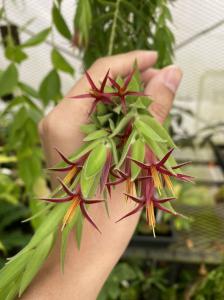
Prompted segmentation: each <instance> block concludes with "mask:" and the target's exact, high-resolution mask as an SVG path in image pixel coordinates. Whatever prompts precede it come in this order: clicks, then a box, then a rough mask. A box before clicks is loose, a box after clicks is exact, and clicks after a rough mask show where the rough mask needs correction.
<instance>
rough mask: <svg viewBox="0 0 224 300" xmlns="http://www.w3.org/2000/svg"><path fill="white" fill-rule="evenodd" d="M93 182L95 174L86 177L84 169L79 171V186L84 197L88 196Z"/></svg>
mask: <svg viewBox="0 0 224 300" xmlns="http://www.w3.org/2000/svg"><path fill="white" fill-rule="evenodd" d="M94 182H95V176H92V177H86V176H85V171H84V170H82V171H81V178H80V186H81V191H82V194H83V196H84V198H88V197H89V194H90V191H91V188H92V186H93V184H94Z"/></svg>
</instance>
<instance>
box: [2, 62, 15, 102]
mask: <svg viewBox="0 0 224 300" xmlns="http://www.w3.org/2000/svg"><path fill="white" fill-rule="evenodd" d="M17 83H18V71H17V69H16V67H15V65H14V64H10V65H9V66H8V68H7V69H6V70H5V71H4V72H3V73H2V74H1V75H0V97H1V96H4V95H7V94H10V93H12V92H13V89H14V88H15V87H16V85H17Z"/></svg>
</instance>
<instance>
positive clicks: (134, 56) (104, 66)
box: [89, 50, 157, 79]
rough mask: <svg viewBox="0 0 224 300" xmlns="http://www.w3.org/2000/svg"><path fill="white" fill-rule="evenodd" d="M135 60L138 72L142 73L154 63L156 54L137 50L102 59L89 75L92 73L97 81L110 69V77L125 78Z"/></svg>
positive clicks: (95, 64) (91, 69)
mask: <svg viewBox="0 0 224 300" xmlns="http://www.w3.org/2000/svg"><path fill="white" fill-rule="evenodd" d="M135 60H136V61H137V64H138V68H139V70H140V71H141V72H142V71H144V70H146V69H148V68H149V67H152V66H153V65H154V64H155V63H156V60H157V52H156V51H143V50H137V51H131V52H128V53H124V54H118V55H114V56H109V57H103V58H100V59H99V60H97V61H96V62H95V63H94V64H93V66H92V67H91V68H90V70H89V71H90V73H91V72H93V73H94V77H95V78H98V79H100V78H101V77H103V76H105V73H106V72H107V70H108V69H110V74H111V76H112V77H116V76H117V75H120V76H122V77H125V76H127V75H128V74H129V73H130V72H131V70H132V68H133V64H134V62H135Z"/></svg>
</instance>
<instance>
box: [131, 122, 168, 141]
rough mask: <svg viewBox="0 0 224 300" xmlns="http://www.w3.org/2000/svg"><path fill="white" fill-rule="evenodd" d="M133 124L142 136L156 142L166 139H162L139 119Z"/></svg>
mask: <svg viewBox="0 0 224 300" xmlns="http://www.w3.org/2000/svg"><path fill="white" fill-rule="evenodd" d="M134 126H135V127H136V128H137V130H138V131H139V133H141V134H142V135H143V136H144V137H148V138H150V139H151V140H153V141H157V142H165V141H166V140H164V139H162V138H161V137H160V136H159V135H158V134H157V133H156V132H155V131H154V130H153V129H152V128H151V127H150V126H148V125H147V124H146V123H144V122H142V121H141V120H136V121H135V123H134Z"/></svg>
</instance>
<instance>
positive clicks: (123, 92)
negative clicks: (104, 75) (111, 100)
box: [108, 69, 145, 113]
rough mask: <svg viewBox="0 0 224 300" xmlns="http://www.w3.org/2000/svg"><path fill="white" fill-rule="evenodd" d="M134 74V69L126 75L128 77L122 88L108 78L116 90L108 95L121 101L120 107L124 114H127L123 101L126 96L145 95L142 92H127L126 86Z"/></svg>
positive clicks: (124, 101)
mask: <svg viewBox="0 0 224 300" xmlns="http://www.w3.org/2000/svg"><path fill="white" fill-rule="evenodd" d="M134 73H135V69H134V70H133V71H132V72H131V73H130V74H129V75H128V77H127V78H126V80H125V82H124V84H123V86H120V85H119V84H118V83H117V82H116V80H114V79H112V78H111V77H110V76H108V78H109V80H110V82H111V84H112V86H113V88H114V89H116V90H117V91H116V92H115V93H110V95H112V96H117V97H119V98H120V99H121V105H122V108H123V112H124V113H126V112H127V107H126V100H125V97H126V96H145V94H144V93H143V92H138V91H129V90H128V85H129V83H130V81H131V79H132V77H133V75H134Z"/></svg>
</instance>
